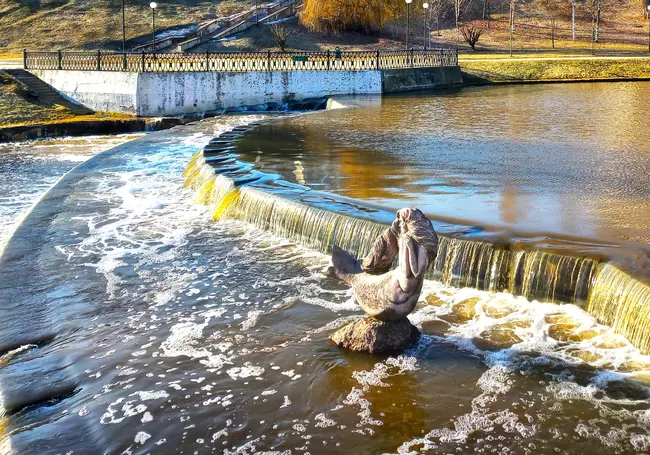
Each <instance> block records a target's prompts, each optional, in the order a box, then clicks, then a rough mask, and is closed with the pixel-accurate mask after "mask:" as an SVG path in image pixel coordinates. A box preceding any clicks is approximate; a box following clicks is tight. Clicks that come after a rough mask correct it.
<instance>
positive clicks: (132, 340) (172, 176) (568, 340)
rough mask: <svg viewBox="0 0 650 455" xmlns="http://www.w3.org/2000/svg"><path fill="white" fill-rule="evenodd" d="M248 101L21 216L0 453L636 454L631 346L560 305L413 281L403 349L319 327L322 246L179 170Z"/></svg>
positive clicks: (642, 426)
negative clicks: (265, 223) (274, 229)
mask: <svg viewBox="0 0 650 455" xmlns="http://www.w3.org/2000/svg"><path fill="white" fill-rule="evenodd" d="M317 115H319V114H317ZM260 118H261V117H259V116H238V117H237V116H236V117H226V118H219V119H212V120H206V121H203V122H201V123H199V124H195V125H185V126H183V127H178V128H175V129H173V130H170V131H165V132H159V133H154V134H151V135H148V136H146V137H143V138H141V139H137V140H135V141H132V142H129V143H126V144H123V145H121V146H119V147H117V148H116V149H114V150H113V151H111V152H108V153H106V154H103V155H101V156H99V157H96V158H94V159H93V160H91V161H89V162H88V163H86V164H83V165H82V166H80V168H78V169H77V170H75V172H74V173H73V174H71V175H70V176H69V177H68V178H67V179H66V180H64V181H63V182H62V183H61V184H59V185H57V187H56V188H55V190H54V191H53V192H51V193H49V194H48V195H47V196H46V197H45V199H44V200H43V201H42V203H41V204H39V205H38V206H37V207H36V209H35V210H34V211H33V212H32V214H31V215H30V217H28V218H27V220H26V222H25V224H24V225H23V226H22V227H21V229H19V231H18V232H17V234H16V237H14V238H13V239H12V241H11V242H9V244H8V246H7V250H6V251H5V256H4V257H3V262H2V263H1V264H0V301H2V302H5V303H4V305H3V306H2V307H1V308H0V321H2V325H0V348H1V349H2V351H3V352H5V351H6V350H7V349H11V351H10V352H9V353H8V354H5V356H4V357H2V362H3V366H2V367H1V370H0V397H1V399H2V404H3V407H4V408H5V410H6V413H5V414H6V416H5V417H6V418H5V420H4V423H3V424H2V426H1V428H2V435H1V436H0V437H1V438H2V448H3V450H4V451H6V452H11V451H13V452H17V453H39V454H49V453H53V454H54V453H75V454H79V453H81V454H86V453H88V454H94V453H111V454H112V453H116V454H120V453H134V454H135V453H138V454H139V453H142V454H145V453H159V454H165V453H169V454H171V453H184V454H194V453H225V454H253V453H267V454H269V453H278V454H306V453H311V454H321V453H322V454H325V453H327V454H329V453H334V454H336V453H341V454H343V453H351V452H354V453H363V454H375V453H396V452H399V453H421V452H422V451H424V452H427V451H428V452H429V453H575V454H582V453H590V454H598V453H633V452H636V451H641V452H647V451H648V448H650V429H649V428H650V427H649V424H650V402H649V401H648V389H647V382H646V380H648V378H650V376H649V375H650V371H649V370H650V358H648V357H644V356H640V355H639V354H638V352H637V350H636V349H634V348H633V347H632V346H631V345H630V344H629V343H628V342H627V340H626V339H625V338H623V337H620V336H617V335H615V334H613V333H612V332H611V330H609V329H608V328H607V327H603V326H600V325H598V324H597V323H596V322H595V320H594V319H593V318H592V317H591V316H590V315H588V314H587V313H585V312H583V311H582V310H581V309H579V308H577V307H575V306H573V305H563V306H560V305H554V304H545V303H539V302H529V301H527V300H526V299H524V298H521V297H519V298H515V297H513V296H511V295H509V294H503V293H488V292H481V291H476V290H472V289H462V290H459V289H454V288H451V287H445V286H442V285H440V284H438V283H435V282H428V283H427V284H426V289H425V292H423V296H422V300H421V302H420V304H419V306H418V308H417V310H416V311H415V313H414V314H413V315H412V316H411V318H412V321H413V322H414V323H415V324H417V325H418V326H419V327H420V328H421V329H422V331H423V332H424V334H425V336H424V337H423V338H422V339H421V341H420V343H419V344H418V345H417V346H415V347H413V348H412V349H411V350H410V351H408V352H406V353H405V354H404V355H402V356H399V357H390V358H386V357H373V356H367V355H361V354H354V353H350V352H346V351H342V350H340V349H338V348H336V347H334V346H332V345H331V344H330V343H328V341H327V337H328V335H329V334H330V333H331V332H332V330H334V329H335V328H337V327H339V326H341V325H342V324H344V323H346V322H349V321H351V320H353V319H355V318H358V317H361V315H362V313H361V312H360V311H359V309H358V307H357V306H356V305H355V303H354V301H353V299H352V295H351V292H350V290H349V289H347V288H346V287H345V286H343V285H342V284H340V283H338V282H336V281H334V280H332V279H329V278H325V277H323V276H322V275H321V274H320V273H319V270H320V269H321V268H322V267H323V265H324V264H325V263H326V262H327V257H325V256H324V255H322V254H320V253H316V252H314V251H311V250H307V249H304V248H302V247H299V246H297V245H294V244H292V243H290V242H289V241H287V240H285V239H282V238H279V237H274V236H272V235H270V234H268V233H266V232H262V231H259V230H256V229H254V228H253V227H251V226H250V225H247V224H245V223H242V222H238V221H221V222H219V223H212V222H211V213H210V210H209V209H208V208H206V207H204V206H201V205H198V204H195V203H194V202H195V198H196V194H195V193H194V192H193V191H191V190H187V189H184V188H183V182H184V179H183V178H182V176H181V172H182V171H183V169H184V168H185V166H186V164H187V162H188V161H189V159H190V157H191V156H192V155H193V154H194V153H195V152H196V151H197V150H198V149H199V148H200V147H201V146H202V145H204V144H205V143H206V142H207V141H208V140H209V139H211V138H212V137H213V136H215V135H216V134H217V133H219V132H222V131H225V130H227V129H229V128H231V127H233V126H235V125H239V124H242V123H247V122H249V121H252V120H257V119H260Z"/></svg>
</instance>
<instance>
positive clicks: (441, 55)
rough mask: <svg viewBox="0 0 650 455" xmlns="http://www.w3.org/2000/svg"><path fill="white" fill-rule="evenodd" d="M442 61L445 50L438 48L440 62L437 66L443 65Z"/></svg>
mask: <svg viewBox="0 0 650 455" xmlns="http://www.w3.org/2000/svg"><path fill="white" fill-rule="evenodd" d="M444 61H445V50H444V49H440V64H439V65H438V66H445V65H444Z"/></svg>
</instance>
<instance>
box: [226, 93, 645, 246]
mask: <svg viewBox="0 0 650 455" xmlns="http://www.w3.org/2000/svg"><path fill="white" fill-rule="evenodd" d="M648 99H650V82H638V83H616V84H602V83H601V84H596V83H594V84H553V85H538V86H505V87H480V88H465V89H462V90H459V91H455V92H447V93H443V94H440V95H436V96H426V95H423V94H421V93H417V94H412V95H395V96H390V97H385V98H382V99H381V100H379V101H378V102H377V104H376V105H375V106H372V107H368V108H364V109H348V110H334V111H325V112H320V113H316V114H314V115H307V116H302V117H299V118H290V119H286V120H284V121H283V122H274V123H272V124H269V125H267V126H265V127H264V128H261V129H259V130H257V132H256V133H255V134H251V135H248V136H247V140H244V141H242V142H240V143H239V147H238V150H239V151H240V152H241V153H243V155H244V158H245V159H246V160H249V161H251V162H255V163H256V166H257V167H258V168H259V169H264V170H265V171H266V172H271V173H278V174H280V175H282V177H283V178H284V179H285V180H287V181H290V182H296V183H302V184H306V185H308V186H310V187H312V188H315V189H319V190H324V191H330V192H334V193H337V194H340V195H344V196H349V197H353V198H361V199H364V200H367V201H371V202H373V203H375V204H378V205H381V206H383V207H387V208H390V209H393V210H397V209H399V208H401V207H403V206H405V205H410V206H417V207H419V208H421V209H422V210H423V211H425V213H427V214H428V215H430V216H431V217H432V218H434V219H439V220H450V221H458V222H460V224H464V225H467V224H470V225H475V224H477V225H479V226H483V227H487V228H489V229H491V230H496V231H505V232H512V233H514V234H516V235H526V236H539V235H540V234H542V235H543V234H550V235H553V236H560V237H579V238H587V239H591V240H597V241H600V242H605V243H608V242H612V241H615V242H619V241H632V242H637V243H640V244H643V245H647V244H650V223H649V222H648V221H649V220H650V218H649V217H648V213H650V180H649V177H650V129H649V128H648V112H647V100H648Z"/></svg>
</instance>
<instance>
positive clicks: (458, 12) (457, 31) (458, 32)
mask: <svg viewBox="0 0 650 455" xmlns="http://www.w3.org/2000/svg"><path fill="white" fill-rule="evenodd" d="M454 7H455V13H456V42H457V43H459V42H460V25H459V23H458V22H459V21H460V0H455V2H454Z"/></svg>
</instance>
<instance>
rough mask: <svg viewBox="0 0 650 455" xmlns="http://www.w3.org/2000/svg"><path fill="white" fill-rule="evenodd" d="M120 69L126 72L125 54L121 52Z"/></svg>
mask: <svg viewBox="0 0 650 455" xmlns="http://www.w3.org/2000/svg"><path fill="white" fill-rule="evenodd" d="M122 69H123V70H124V71H126V52H122Z"/></svg>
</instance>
